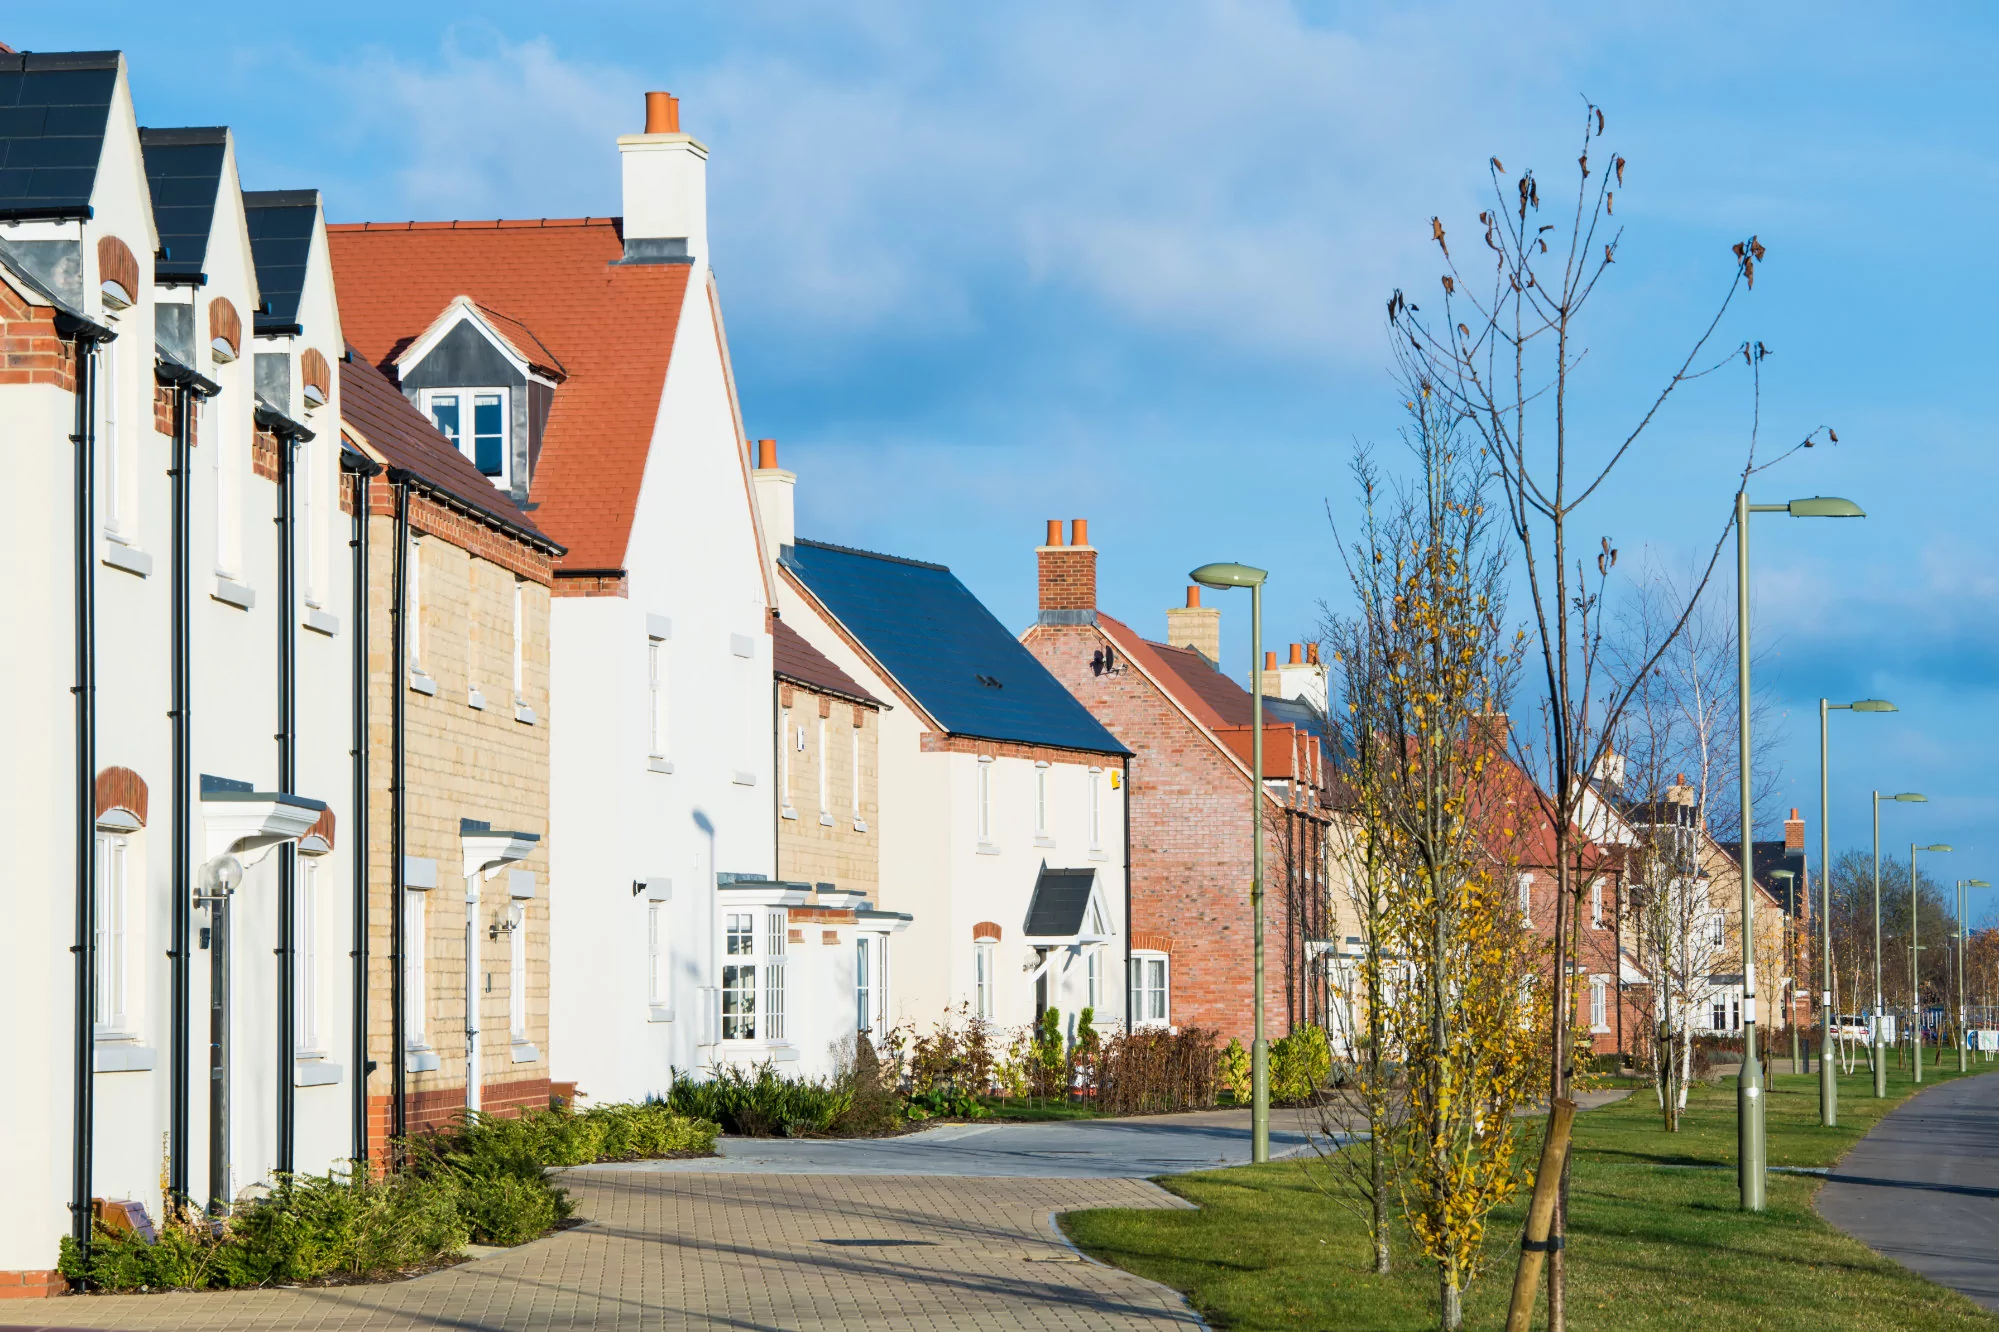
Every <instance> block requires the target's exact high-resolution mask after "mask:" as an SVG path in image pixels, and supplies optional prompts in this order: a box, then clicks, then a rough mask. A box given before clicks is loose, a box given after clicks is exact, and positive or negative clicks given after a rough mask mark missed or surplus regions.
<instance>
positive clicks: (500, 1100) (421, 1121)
mask: <svg viewBox="0 0 1999 1332" xmlns="http://www.w3.org/2000/svg"><path fill="white" fill-rule="evenodd" d="M549 1094H550V1084H549V1081H548V1079H547V1078H527V1079H523V1080H522V1081H520V1082H489V1083H487V1084H486V1085H485V1086H484V1087H482V1088H480V1096H481V1100H482V1102H483V1104H482V1106H481V1108H482V1109H483V1110H484V1111H485V1113H487V1114H489V1115H506V1116H509V1117H511V1116H513V1115H518V1114H520V1113H521V1112H522V1111H523V1110H541V1109H546V1108H547V1106H548V1098H549ZM403 1100H404V1105H405V1115H406V1117H407V1120H408V1123H409V1131H410V1133H411V1134H412V1135H415V1134H418V1133H428V1132H433V1131H435V1130H438V1129H444V1128H449V1127H450V1126H451V1124H452V1123H453V1122H454V1121H455V1120H457V1118H458V1117H459V1115H461V1114H463V1113H464V1112H465V1089H464V1088H463V1087H442V1088H438V1089H437V1090H434V1091H420V1092H411V1093H410V1094H409V1095H408V1096H406V1097H404V1098H403ZM388 1152H389V1097H387V1096H370V1097H369V1098H368V1155H369V1157H370V1159H372V1160H375V1161H386V1160H387V1159H388Z"/></svg>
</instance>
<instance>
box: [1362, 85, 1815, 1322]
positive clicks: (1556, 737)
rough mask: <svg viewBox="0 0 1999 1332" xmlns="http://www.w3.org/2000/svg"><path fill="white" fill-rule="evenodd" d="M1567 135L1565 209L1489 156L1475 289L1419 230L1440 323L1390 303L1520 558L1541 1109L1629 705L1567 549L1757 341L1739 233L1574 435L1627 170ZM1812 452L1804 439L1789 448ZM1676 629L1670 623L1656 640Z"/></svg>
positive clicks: (1558, 1278) (1746, 461)
mask: <svg viewBox="0 0 1999 1332" xmlns="http://www.w3.org/2000/svg"><path fill="white" fill-rule="evenodd" d="M1582 129H1583V133H1582V136H1581V141H1580V144H1579V148H1580V151H1579V153H1578V156H1577V158H1576V172H1577V175H1576V187H1575V194H1574V205H1573V210H1572V211H1567V212H1565V215H1564V216H1562V217H1561V218H1560V220H1558V221H1554V222H1549V223H1545V224H1544V223H1542V222H1541V221H1540V218H1541V216H1542V214H1541V193H1540V184H1539V182H1538V180H1537V179H1536V177H1535V174H1534V172H1533V171H1532V170H1529V171H1526V172H1523V173H1522V174H1520V175H1518V176H1509V175H1508V174H1507V172H1506V169H1505V167H1504V166H1503V165H1502V164H1501V163H1500V161H1499V159H1498V158H1496V157H1495V158H1493V159H1492V161H1491V164H1490V179H1491V185H1492V190H1493V198H1494V202H1493V205H1492V206H1491V207H1489V208H1488V209H1486V210H1485V211H1483V212H1481V213H1480V214H1479V224H1480V228H1481V229H1482V236H1481V238H1480V240H1479V241H1477V242H1474V247H1477V246H1482V247H1483V248H1482V250H1476V252H1477V253H1479V255H1480V260H1481V262H1480V263H1479V264H1478V265H1477V268H1478V269H1481V270H1483V271H1482V272H1480V273H1479V275H1478V276H1477V277H1473V276H1471V271H1472V268H1471V266H1470V265H1465V266H1461V265H1460V264H1459V262H1458V260H1457V259H1456V258H1455V257H1454V256H1453V255H1452V253H1451V250H1450V247H1449V244H1448V240H1447V236H1446V231H1445V227H1444V224H1443V221H1442V219H1441V218H1432V219H1431V223H1430V225H1431V232H1432V238H1433V239H1434V240H1435V242H1436V244H1437V247H1438V250H1439V252H1440V254H1441V256H1442V261H1443V269H1444V271H1443V272H1442V274H1441V275H1440V277H1439V283H1440V286H1441V288H1442V290H1441V302H1442V313H1441V317H1439V318H1434V319H1433V318H1431V317H1428V316H1425V315H1423V314H1422V312H1421V310H1420V308H1419V307H1418V306H1417V305H1416V304H1415V303H1414V302H1412V301H1410V300H1408V299H1407V298H1405V297H1404V295H1403V294H1402V292H1400V291H1397V292H1395V293H1394V294H1393V295H1392V296H1391V297H1390V299H1389V302H1388V316H1389V320H1390V322H1391V325H1392V328H1393V331H1394V333H1395V335H1396V337H1397V339H1398V340H1397V342H1396V350H1397V354H1398V356H1399V358H1400V360H1401V366H1402V372H1403V377H1404V379H1405V380H1407V381H1409V382H1411V383H1415V384H1417V385H1419V386H1424V387H1429V388H1431V389H1433V390H1434V391H1435V392H1437V393H1438V394H1440V395H1441V397H1442V399H1443V401H1444V402H1445V403H1446V404H1447V405H1448V407H1449V408H1450V410H1451V411H1452V412H1453V413H1454V414H1455V415H1456V416H1457V417H1458V418H1459V419H1461V420H1462V421H1463V422H1464V423H1466V424H1467V425H1468V426H1469V428H1470V429H1472V430H1475V431H1476V432H1477V437H1478V439H1479V440H1480V442H1481V443H1482V444H1483V445H1484V450H1485V458H1486V460H1487V462H1488V464H1489V465H1490V466H1491V468H1492V469H1493V471H1494V474H1495V475H1496V477H1497V479H1498V481H1499V486H1500V492H1501V498H1502V499H1503V501H1504V512H1505V518H1506V523H1507V525H1508V527H1510V528H1511V530H1512V533H1513V536H1514V538H1515V541H1516V542H1517V544H1518V547H1519V551H1520V554H1521V560H1520V562H1519V565H1518V566H1517V567H1518V569H1519V575H1520V577H1521V578H1522V580H1523V581H1524V583H1525V585H1526V590H1527V593H1528V596H1527V601H1528V605H1529V608H1530V610H1531V612H1532V616H1533V625H1534V629H1535V634H1536V644H1535V646H1536V647H1537V649H1538V652H1539V658H1540V659H1539V662H1538V663H1537V665H1538V671H1537V674H1538V675H1539V676H1540V677H1541V692H1542V720H1543V736H1542V738H1541V739H1540V740H1539V741H1538V742H1534V743H1530V742H1528V741H1527V740H1526V736H1527V735H1528V728H1526V727H1516V728H1515V729H1514V735H1515V736H1516V737H1518V739H1517V740H1516V744H1517V745H1518V747H1519V750H1520V753H1519V758H1520V761H1521V763H1522V766H1523V767H1526V768H1527V769H1528V770H1529V771H1530V772H1533V773H1534V774H1535V775H1536V777H1537V778H1538V780H1539V785H1540V787H1541V790H1542V791H1543V792H1544V797H1543V798H1544V799H1545V801H1546V802H1547V805H1548V810H1547V812H1548V816H1549V818H1550V820H1551V821H1552V823H1553V825H1554V828H1555V836H1556V850H1557V865H1556V874H1557V881H1558V888H1559V891H1558V893H1557V906H1556V923H1555V924H1556V927H1555V948H1554V956H1553V959H1552V969H1551V975H1552V988H1553V995H1552V999H1553V1005H1552V1014H1551V1017H1550V1021H1549V1033H1550V1046H1551V1052H1552V1055H1553V1057H1552V1059H1551V1061H1550V1067H1551V1070H1552V1071H1551V1073H1550V1087H1549V1091H1550V1093H1551V1095H1552V1096H1553V1097H1556V1098H1564V1097H1566V1096H1567V1094H1568V1091H1569V1084H1570V1080H1571V1077H1572V1076H1573V1074H1574V1072H1575V1069H1574V1068H1573V1061H1574V1058H1575V1051H1574V1049H1573V1045H1572V1042H1571V1031H1572V1029H1573V1027H1574V1025H1575V1015H1574V1003H1573V1000H1572V998H1571V993H1570V991H1571V986H1572V984H1573V983H1574V982H1573V978H1572V976H1571V972H1572V969H1573V968H1572V966H1571V961H1572V958H1573V956H1574V954H1573V940H1572V938H1571V935H1572V933H1573V930H1572V926H1573V923H1574V920H1575V915H1576V911H1577V909H1578V907H1579V906H1580V901H1579V894H1580V892H1581V885H1582V884H1583V883H1584V882H1586V881H1587V880H1586V879H1585V878H1584V877H1583V876H1582V875H1580V874H1579V873H1578V864H1577V861H1578V859H1579V854H1580V853H1581V852H1582V851H1583V849H1584V847H1583V839H1582V838H1580V837H1579V835H1578V826H1579V822H1580V819H1579V815H1580V814H1581V812H1582V806H1583V802H1584V799H1585V789H1584V788H1585V784H1586V780H1587V778H1588V777H1589V775H1590V774H1591V773H1593V772H1595V771H1596V770H1597V768H1598V765H1599V764H1600V763H1601V761H1602V760H1603V758H1604V756H1605V754H1606V752H1607V751H1608V749H1609V747H1610V745H1611V742H1612V737H1614V736H1615V735H1616V734H1617V732H1618V729H1619V722H1620V719H1621V717H1622V715H1623V713H1624V711H1625V709H1626V707H1627V705H1628V703H1629V694H1628V691H1627V690H1626V689H1622V688H1619V687H1618V685H1617V684H1616V682H1615V681H1613V680H1611V679H1609V678H1608V677H1607V674H1606V672H1605V670H1604V666H1605V662H1604V657H1603V651H1604V641H1603V640H1604V633H1605V628H1606V626H1605V616H1604V601H1603V593H1604V587H1605V584H1606V582H1607V580H1608V578H1609V576H1610V572H1611V569H1612V567H1613V566H1614V564H1615V562H1616V558H1617V551H1616V547H1615V546H1614V544H1613V543H1612V541H1611V539H1610V538H1609V537H1608V536H1604V537H1601V538H1600V543H1599V544H1597V545H1595V546H1593V547H1592V546H1589V545H1586V544H1585V543H1586V542H1587V541H1588V537H1584V536H1579V534H1578V532H1577V524H1578V522H1579V521H1580V519H1581V517H1582V515H1583V514H1584V513H1585V512H1586V511H1587V510H1588V505H1589V502H1590V500H1591V499H1593V498H1595V497H1596V496H1598V495H1599V494H1600V493H1601V492H1602V491H1603V489H1604V487H1605V485H1606V484H1607V483H1608V482H1609V480H1610V478H1611V476H1612V475H1613V474H1614V473H1615V472H1616V471H1617V470H1618V468H1619V467H1620V466H1621V465H1622V464H1624V463H1625V462H1627V461H1629V460H1632V459H1635V458H1638V457H1641V456H1642V446H1643V445H1644V443H1645V441H1646V440H1647V439H1648V437H1649V436H1648V431H1649V429H1650V427H1651V426H1652V425H1653V424H1654V423H1655V422H1656V421H1657V420H1658V419H1659V417H1660V413H1661V412H1662V411H1663V410H1664V409H1665V408H1666V406H1667V404H1668V403H1669V402H1670V401H1672V400H1673V398H1674V396H1675V394H1677V393H1678V391H1679V390H1680V389H1682V388H1684V387H1686V386H1687V385H1688V384H1690V383H1692V382H1694V381H1696V380H1699V379H1700V378H1702V377H1703V376H1705V375H1708V374H1710V373H1712V372H1714V371H1715V370H1718V369H1720V368H1722V367H1723V366H1725V365H1728V364H1730V363H1732V361H1733V359H1734V358H1735V357H1736V356H1737V355H1740V356H1742V358H1743V359H1744V361H1745V362H1746V363H1747V365H1748V366H1749V368H1750V370H1751V371H1752V376H1753V374H1754V372H1755V371H1756V370H1757V369H1758V368H1759V367H1760V364H1761V358H1762V356H1763V355H1764V354H1765V351H1764V349H1763V348H1762V345H1761V344H1760V343H1759V344H1754V345H1749V344H1744V345H1742V346H1740V347H1734V348H1730V349H1729V350H1727V351H1726V352H1723V353H1719V354H1718V352H1717V342H1718V339H1719V337H1720V336H1721V325H1722V322H1723V318H1724V316H1725V315H1726V314H1727V312H1728V310H1729V309H1730V307H1731V306H1732V305H1733V303H1734V302H1735V300H1736V298H1737V296H1738V295H1739V294H1740V293H1741V292H1743V291H1744V290H1746V289H1748V288H1749V287H1751V286H1753V284H1754V281H1755V273H1756V266H1757V264H1758V263H1760V262H1762V260H1763V258H1764V247H1763V246H1762V244H1761V243H1760V242H1759V241H1757V239H1756V238H1755V237H1753V236H1752V237H1750V238H1749V239H1748V240H1746V241H1744V242H1742V243H1740V244H1738V245H1736V246H1735V247H1734V258H1733V263H1732V265H1731V268H1732V272H1731V273H1730V276H1729V280H1728V282H1727V284H1726V285H1725V287H1724V288H1723V291H1722V293H1721V295H1720V298H1719V299H1718V301H1717V302H1716V305H1715V308H1714V313H1713V316H1712V318H1710V319H1709V320H1708V322H1707V323H1706V325H1705V326H1704V327H1703V328H1701V329H1700V331H1699V332H1698V333H1697V334H1695V335H1694V336H1693V337H1692V338H1691V339H1690V345H1689V346H1688V349H1687V352H1686V354H1685V355H1684V357H1683V358H1681V359H1680V361H1679V363H1678V364H1677V365H1676V366H1675V367H1674V368H1673V369H1671V370H1670V372H1668V373H1667V374H1666V375H1665V376H1664V377H1663V382H1662V383H1661V384H1660V385H1659V386H1658V388H1657V389H1656V390H1655V391H1654V392H1652V393H1651V394H1650V395H1649V396H1647V397H1645V398H1643V399H1641V400H1640V401H1638V402H1637V403H1635V404H1634V405H1633V409H1632V410H1631V412H1630V415H1629V418H1628V424H1627V425H1625V426H1622V427H1619V428H1617V429H1615V430H1613V431H1611V432H1609V433H1608V434H1607V435H1604V434H1599V433H1597V432H1596V431H1593V430H1589V429H1584V428H1581V427H1579V426H1578V424H1577V422H1578V421H1579V419H1580V415H1581V414H1580V413H1579V412H1578V411H1577V407H1578V402H1577V395H1578V391H1579V386H1580V384H1581V382H1582V381H1581V378H1580V376H1579V375H1578V373H1577V372H1578V370H1579V368H1580V366H1581V364H1582V362H1583V358H1584V355H1585V351H1586V349H1585V347H1584V345H1583V342H1582V335H1583V328H1582V323H1581V320H1582V316H1583V314H1584V312H1585V310H1586V309H1587V308H1588V306H1589V304H1590V301H1591V299H1592V298H1593V297H1594V296H1595V295H1596V293H1597V291H1598V290H1599V287H1600V284H1601V283H1602V282H1603V280H1604V279H1605V277H1606V276H1608V275H1609V274H1610V272H1611V271H1612V268H1613V266H1614V264H1615V262H1616V258H1617V249H1618V245H1619V244H1620V242H1621V240H1622V230H1621V227H1620V224H1619V223H1618V222H1617V220H1616V218H1615V216H1614V214H1615V202H1616V194H1617V192H1618V191H1619V190H1620V189H1622V187H1623V184H1624V176H1625V168H1626V165H1627V164H1626V161H1625V159H1624V157H1623V156H1622V155H1620V154H1618V153H1615V152H1608V151H1605V150H1604V149H1603V148H1602V146H1601V145H1600V143H1599V142H1598V141H1599V140H1600V138H1601V136H1602V134H1603V132H1604V115H1603V112H1602V110H1601V109H1600V108H1598V107H1596V106H1595V105H1593V104H1591V105H1588V106H1587V107H1586V110H1585V113H1584V123H1583V126H1582ZM1551 233H1552V234H1551ZM1463 248H1464V247H1463V246H1462V245H1461V249H1463ZM1811 442H1813V441H1812V440H1811V439H1809V438H1808V439H1807V440H1806V441H1804V442H1803V443H1802V444H1801V445H1800V446H1799V447H1803V446H1804V445H1805V444H1809V443H1811ZM1757 470H1760V469H1759V464H1758V462H1757V459H1756V429H1755V420H1754V417H1753V415H1752V420H1751V422H1750V427H1749V430H1748V440H1747V445H1746V448H1745V452H1744V457H1743V463H1742V468H1741V471H1740V473H1739V481H1738V484H1741V485H1746V484H1747V482H1748V479H1749V477H1750V476H1751V475H1753V474H1754V473H1755V472H1756V471H1757ZM1717 498H1719V497H1717ZM1732 521H1733V518H1732V514H1731V516H1730V518H1729V520H1728V522H1724V523H1722V524H1720V525H1719V531H1718V533H1717V535H1716V537H1715V539H1714V545H1713V547H1712V549H1711V550H1710V551H1709V552H1708V556H1707V559H1706V562H1705V565H1704V567H1703V569H1702V572H1701V574H1700V576H1699V579H1698V581H1697V582H1696V584H1695V585H1694V586H1693V587H1692V588H1691V589H1689V592H1690V597H1689V601H1688V603H1687V609H1688V610H1689V611H1690V610H1691V607H1692V605H1693V604H1694V602H1696V601H1697V600H1698V599H1699V596H1700V594H1701V592H1702V591H1703V590H1704V589H1705V588H1706V586H1707V581H1708V579H1709V578H1710V577H1711V576H1712V574H1713V571H1714V568H1715V564H1716V561H1717V559H1718V557H1719V555H1720V552H1721V549H1722V544H1723V542H1724V541H1725V540H1726V537H1727V533H1728V530H1729V524H1730V523H1732ZM1592 563H1593V564H1594V565H1595V573H1594V577H1592V576H1591V570H1590V567H1589V566H1590V565H1591V564H1592ZM1684 618H1685V616H1684V614H1683V615H1682V616H1679V617H1676V618H1675V624H1674V628H1673V630H1672V632H1671V633H1669V634H1668V635H1667V641H1669V642H1670V641H1671V638H1672V637H1673V636H1674V635H1676V634H1677V632H1678V627H1679V622H1680V621H1683V620H1684ZM1661 650H1662V651H1663V647H1662V649H1661ZM1566 1199H1567V1179H1566V1172H1565V1178H1564V1180H1563V1184H1562V1190H1561V1198H1560V1201H1558V1203H1557V1209H1556V1214H1555V1231H1554V1233H1555V1234H1556V1235H1561V1234H1563V1233H1564V1231H1565V1229H1566V1213H1567V1204H1566ZM1548 1315H1549V1316H1548V1322H1549V1327H1550V1329H1551V1332H1562V1329H1563V1328H1564V1327H1565V1326H1566V1316H1565V1310H1564V1263H1563V1251H1562V1249H1561V1248H1559V1247H1557V1248H1556V1249H1555V1250H1554V1251H1553V1252H1552V1253H1551V1254H1550V1262H1549V1289H1548Z"/></svg>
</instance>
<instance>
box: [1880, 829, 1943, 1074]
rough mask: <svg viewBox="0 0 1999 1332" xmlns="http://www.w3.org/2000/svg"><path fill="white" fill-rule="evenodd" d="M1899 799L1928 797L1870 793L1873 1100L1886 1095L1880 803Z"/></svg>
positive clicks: (1886, 1061)
mask: <svg viewBox="0 0 1999 1332" xmlns="http://www.w3.org/2000/svg"><path fill="white" fill-rule="evenodd" d="M1884 800H1900V801H1903V802H1904V803H1911V802H1912V803H1915V804H1918V805H1920V804H1925V803H1927V802H1928V800H1929V797H1928V796H1926V795H1920V794H1918V793H1916V792H1914V791H1904V792H1902V794H1900V795H1892V796H1884V795H1882V794H1881V793H1880V792H1879V791H1876V792H1875V793H1874V1019H1873V1024H1872V1025H1873V1028H1874V1031H1873V1037H1874V1039H1873V1041H1872V1042H1871V1044H1872V1046H1873V1049H1874V1095H1875V1097H1876V1098H1880V1097H1883V1096H1886V1095H1887V1094H1888V1043H1887V1042H1886V1041H1884V1040H1882V1038H1881V802H1882V801H1884Z"/></svg>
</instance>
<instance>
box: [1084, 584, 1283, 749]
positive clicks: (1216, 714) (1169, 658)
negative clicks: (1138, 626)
mask: <svg viewBox="0 0 1999 1332" xmlns="http://www.w3.org/2000/svg"><path fill="white" fill-rule="evenodd" d="M1097 624H1098V626H1099V627H1101V628H1102V629H1103V631H1104V632H1105V633H1107V634H1109V635H1110V637H1111V639H1112V641H1114V642H1115V643H1116V644H1117V645H1118V646H1119V647H1120V648H1123V649H1124V654H1125V655H1126V656H1127V657H1133V658H1136V659H1137V660H1138V661H1139V662H1140V663H1142V664H1143V665H1144V667H1145V669H1146V673H1147V674H1149V675H1151V676H1152V677H1153V678H1155V679H1157V680H1158V681H1159V683H1160V684H1161V685H1163V686H1165V687H1166V688H1167V689H1170V690H1171V691H1172V692H1173V697H1174V699H1175V700H1177V701H1178V702H1179V704H1180V706H1181V707H1183V708H1185V709H1187V711H1189V712H1191V713H1193V714H1194V715H1195V716H1196V717H1198V718H1200V719H1201V723H1202V724H1203V725H1205V726H1207V727H1208V728H1209V729H1211V730H1212V729H1214V728H1216V727H1222V726H1248V725H1249V716H1250V706H1251V704H1250V697H1249V691H1248V690H1247V689H1244V688H1243V687H1242V686H1241V685H1239V684H1237V683H1236V682H1235V681H1234V680H1231V679H1229V677H1228V676H1226V675H1223V674H1222V673H1221V672H1220V671H1218V670H1216V669H1215V668H1214V665H1213V664H1212V663H1211V662H1209V660H1208V659H1207V658H1206V657H1204V656H1202V655H1201V654H1200V653H1199V652H1196V651H1195V650H1194V649H1193V648H1184V647H1170V646H1168V645H1167V644H1165V643H1155V642H1153V641H1152V640H1151V639H1148V638H1144V637H1141V636H1140V635H1139V633H1138V632H1137V631H1136V630H1134V629H1133V628H1132V627H1131V626H1130V625H1127V624H1125V623H1124V622H1123V621H1121V620H1117V619H1113V618H1112V617H1111V616H1109V615H1106V614H1105V613H1104V612H1102V611H1098V612H1097Z"/></svg>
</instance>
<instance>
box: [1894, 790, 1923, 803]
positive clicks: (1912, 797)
mask: <svg viewBox="0 0 1999 1332" xmlns="http://www.w3.org/2000/svg"><path fill="white" fill-rule="evenodd" d="M1895 799H1897V800H1900V801H1904V802H1913V803H1915V804H1918V805H1927V804H1928V803H1929V802H1930V798H1929V797H1928V796H1926V795H1919V794H1917V793H1916V792H1914V791H1904V792H1902V794H1900V795H1898V796H1896V797H1895Z"/></svg>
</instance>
